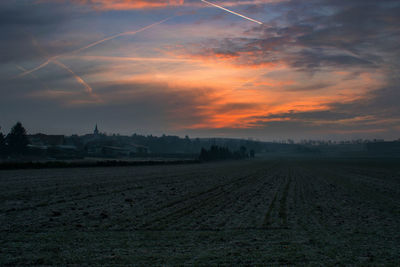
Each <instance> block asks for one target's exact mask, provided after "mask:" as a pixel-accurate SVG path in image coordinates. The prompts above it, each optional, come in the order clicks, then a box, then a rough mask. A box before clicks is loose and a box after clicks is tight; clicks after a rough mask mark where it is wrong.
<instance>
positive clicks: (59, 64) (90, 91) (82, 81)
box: [52, 60, 93, 94]
mask: <svg viewBox="0 0 400 267" xmlns="http://www.w3.org/2000/svg"><path fill="white" fill-rule="evenodd" d="M52 62H53V63H54V64H57V65H58V66H60V67H61V68H63V69H65V70H66V71H68V72H69V73H71V74H72V76H74V78H75V80H76V81H77V82H78V83H80V84H82V85H83V86H84V87H85V91H86V92H87V93H89V94H92V93H93V89H92V87H90V85H89V84H87V83H86V82H85V81H84V80H83V79H82V78H81V77H80V76H79V75H77V74H76V73H75V72H73V71H72V70H71V69H70V68H68V67H67V66H66V65H64V64H63V63H61V62H60V61H58V60H52Z"/></svg>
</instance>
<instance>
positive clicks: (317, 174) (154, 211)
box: [0, 159, 400, 266]
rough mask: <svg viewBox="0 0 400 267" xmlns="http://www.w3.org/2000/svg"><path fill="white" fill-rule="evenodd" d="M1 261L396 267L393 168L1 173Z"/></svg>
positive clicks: (356, 164) (398, 221)
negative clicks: (383, 266) (387, 266)
mask: <svg viewBox="0 0 400 267" xmlns="http://www.w3.org/2000/svg"><path fill="white" fill-rule="evenodd" d="M0 192H1V194H0V265H18V264H23V265H51V264H57V265H60V264H61V265H65V264H76V265H83V264H93V265H100V264H108V265H116V264H121V265H130V264H131V265H143V266H145V265H148V264H150V263H151V264H153V265H182V264H185V265H212V264H215V265H217V264H221V265H232V264H243V265H249V264H250V265H256V264H260V265H263V264H265V265H271V264H276V265H288V264H302V265H304V264H306V265H321V264H324V265H335V264H359V265H379V264H388V265H399V264H400V261H399V259H400V164H398V161H384V160H379V161H374V160H354V159H353V160H338V159H336V160H333V159H331V160H328V159H326V160H316V159H269V160H260V159H259V160H248V161H247V160H245V161H230V162H221V163H207V164H187V165H164V166H135V167H114V168H101V167H97V168H72V169H42V170H4V171H0Z"/></svg>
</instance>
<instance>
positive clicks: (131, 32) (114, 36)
mask: <svg viewBox="0 0 400 267" xmlns="http://www.w3.org/2000/svg"><path fill="white" fill-rule="evenodd" d="M171 18H173V17H169V18H166V19H163V20H161V21H159V22H156V23H153V24H151V25H148V26H146V27H143V28H141V29H139V30H137V31H130V32H123V33H118V34H115V35H112V36H110V37H107V38H104V39H102V40H99V41H96V42H93V43H91V44H88V45H87V46H84V47H82V48H79V49H77V50H75V51H72V52H71V54H75V53H79V52H82V51H83V50H86V49H88V48H91V47H93V46H96V45H98V44H101V43H104V42H106V41H109V40H112V39H115V38H118V37H120V36H125V35H135V34H137V33H139V32H142V31H145V30H148V29H150V28H153V27H154V26H157V25H160V24H162V23H164V22H166V21H167V20H170V19H171Z"/></svg>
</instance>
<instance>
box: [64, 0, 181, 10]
mask: <svg viewBox="0 0 400 267" xmlns="http://www.w3.org/2000/svg"><path fill="white" fill-rule="evenodd" d="M61 1H63V0H61ZM72 2H74V3H77V4H81V5H90V6H92V7H93V8H95V9H98V10H127V9H146V8H163V7H168V6H180V5H183V4H184V2H185V1H184V0H72Z"/></svg>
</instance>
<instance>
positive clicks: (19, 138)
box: [7, 122, 29, 154]
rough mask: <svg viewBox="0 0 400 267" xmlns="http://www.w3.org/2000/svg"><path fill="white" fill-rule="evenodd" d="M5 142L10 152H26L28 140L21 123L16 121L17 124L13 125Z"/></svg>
mask: <svg viewBox="0 0 400 267" xmlns="http://www.w3.org/2000/svg"><path fill="white" fill-rule="evenodd" d="M7 143H8V148H9V151H10V152H11V153H12V154H22V153H24V152H26V149H27V146H28V144H29V140H28V136H27V135H26V130H25V128H24V127H23V126H22V123H20V122H17V124H15V125H14V127H13V128H12V129H11V132H10V133H9V134H8V135H7Z"/></svg>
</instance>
